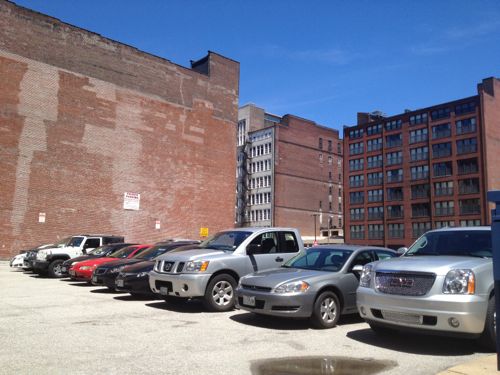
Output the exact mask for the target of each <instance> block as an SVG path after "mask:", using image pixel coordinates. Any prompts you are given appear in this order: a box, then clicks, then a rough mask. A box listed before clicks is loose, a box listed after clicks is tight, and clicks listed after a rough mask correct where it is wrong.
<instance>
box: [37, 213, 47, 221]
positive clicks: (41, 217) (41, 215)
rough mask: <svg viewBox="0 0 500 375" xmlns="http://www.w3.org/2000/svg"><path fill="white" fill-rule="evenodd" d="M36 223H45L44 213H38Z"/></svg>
mask: <svg viewBox="0 0 500 375" xmlns="http://www.w3.org/2000/svg"><path fill="white" fill-rule="evenodd" d="M38 222H39V223H45V212H40V213H38Z"/></svg>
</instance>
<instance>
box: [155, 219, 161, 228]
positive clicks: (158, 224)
mask: <svg viewBox="0 0 500 375" xmlns="http://www.w3.org/2000/svg"><path fill="white" fill-rule="evenodd" d="M155 229H160V220H156V223H155Z"/></svg>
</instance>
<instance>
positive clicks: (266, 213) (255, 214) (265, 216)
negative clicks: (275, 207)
mask: <svg viewBox="0 0 500 375" xmlns="http://www.w3.org/2000/svg"><path fill="white" fill-rule="evenodd" d="M247 217H250V221H267V220H271V210H270V209H266V210H251V211H250V214H249V215H247Z"/></svg>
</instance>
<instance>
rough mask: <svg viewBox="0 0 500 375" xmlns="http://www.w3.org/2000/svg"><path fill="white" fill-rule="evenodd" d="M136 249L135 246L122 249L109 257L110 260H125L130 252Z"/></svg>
mask: <svg viewBox="0 0 500 375" xmlns="http://www.w3.org/2000/svg"><path fill="white" fill-rule="evenodd" d="M136 249H137V246H127V247H124V248H123V249H120V250H117V251H115V252H114V253H111V254H110V255H109V257H110V258H121V259H124V258H127V257H128V256H129V255H130V254H131V253H132V252H134V251H135V250H136Z"/></svg>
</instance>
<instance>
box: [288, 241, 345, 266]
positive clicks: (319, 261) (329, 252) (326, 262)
mask: <svg viewBox="0 0 500 375" xmlns="http://www.w3.org/2000/svg"><path fill="white" fill-rule="evenodd" d="M351 254H352V250H343V249H342V250H340V249H328V248H327V249H325V248H314V247H313V248H310V249H308V250H306V253H305V254H299V255H297V256H296V257H294V258H292V259H290V260H289V261H288V262H287V263H285V264H284V265H283V267H290V268H292V267H293V268H300V269H305V270H317V271H327V272H338V271H340V270H341V269H342V267H343V266H344V264H345V263H346V262H347V260H348V259H349V257H350V256H351Z"/></svg>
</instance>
